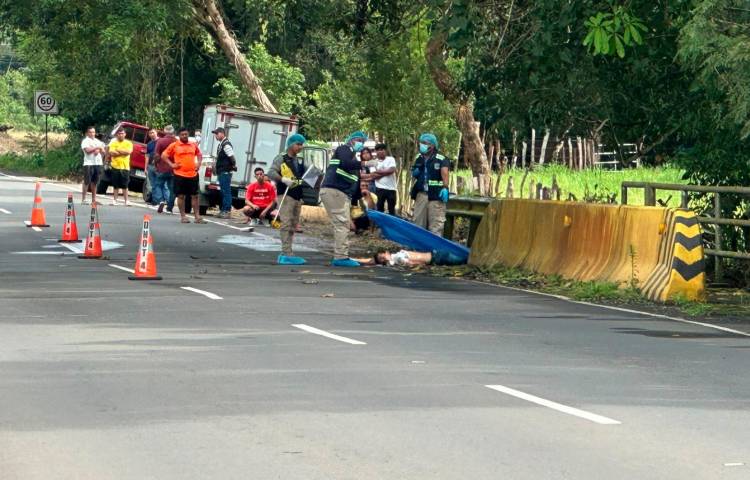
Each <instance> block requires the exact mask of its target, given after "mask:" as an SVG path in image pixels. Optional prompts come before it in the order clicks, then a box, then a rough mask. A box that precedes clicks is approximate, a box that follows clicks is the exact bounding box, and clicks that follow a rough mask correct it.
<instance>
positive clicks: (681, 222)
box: [672, 212, 706, 282]
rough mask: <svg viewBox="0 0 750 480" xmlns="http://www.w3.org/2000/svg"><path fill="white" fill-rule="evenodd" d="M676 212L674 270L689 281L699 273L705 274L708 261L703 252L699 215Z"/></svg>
mask: <svg viewBox="0 0 750 480" xmlns="http://www.w3.org/2000/svg"><path fill="white" fill-rule="evenodd" d="M690 215H691V216H686V215H685V213H684V212H675V235H674V241H675V246H674V258H673V260H672V271H673V272H676V273H678V274H679V275H680V276H681V277H682V279H683V280H685V281H686V282H689V281H690V280H692V279H694V278H696V277H697V276H698V275H701V274H705V271H706V261H705V257H704V254H703V241H702V238H701V227H700V225H699V224H698V217H696V216H695V214H694V213H692V212H690Z"/></svg>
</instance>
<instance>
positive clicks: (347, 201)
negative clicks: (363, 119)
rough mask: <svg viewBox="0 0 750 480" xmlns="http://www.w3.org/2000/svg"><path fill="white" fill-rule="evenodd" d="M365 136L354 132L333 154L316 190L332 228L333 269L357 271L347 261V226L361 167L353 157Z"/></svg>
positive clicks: (362, 146)
mask: <svg viewBox="0 0 750 480" xmlns="http://www.w3.org/2000/svg"><path fill="white" fill-rule="evenodd" d="M366 140H367V135H366V134H365V133H364V132H360V131H357V132H354V133H352V134H351V135H349V137H347V139H346V142H344V144H343V145H339V147H338V148H336V150H335V151H334V152H333V158H331V160H330V162H329V163H328V168H327V169H326V174H325V178H323V184H322V188H321V189H320V201H321V202H323V206H324V207H325V209H326V213H328V218H330V219H331V224H332V225H333V261H332V262H331V265H333V266H334V267H358V266H359V262H357V261H356V260H353V259H351V258H349V225H350V223H351V203H352V197H355V196H358V195H359V190H360V186H359V181H360V178H359V175H360V170H361V168H362V165H361V163H360V161H359V160H358V159H357V156H356V153H357V152H361V151H362V149H363V148H364V147H365V141H366Z"/></svg>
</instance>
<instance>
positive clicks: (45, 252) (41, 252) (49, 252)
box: [10, 250, 78, 256]
mask: <svg viewBox="0 0 750 480" xmlns="http://www.w3.org/2000/svg"><path fill="white" fill-rule="evenodd" d="M10 253H11V254H12V255H57V256H60V255H73V253H68V252H55V251H52V250H26V251H23V252H10ZM76 255H78V253H76Z"/></svg>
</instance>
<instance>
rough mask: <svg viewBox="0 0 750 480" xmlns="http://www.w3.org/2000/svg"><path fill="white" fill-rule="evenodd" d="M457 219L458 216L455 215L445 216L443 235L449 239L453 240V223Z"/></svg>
mask: <svg viewBox="0 0 750 480" xmlns="http://www.w3.org/2000/svg"><path fill="white" fill-rule="evenodd" d="M455 220H456V217H454V216H453V215H446V216H445V225H443V237H445V238H447V239H448V240H453V224H454V222H455Z"/></svg>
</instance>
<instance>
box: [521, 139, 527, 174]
mask: <svg viewBox="0 0 750 480" xmlns="http://www.w3.org/2000/svg"><path fill="white" fill-rule="evenodd" d="M521 168H526V142H525V141H523V142H521Z"/></svg>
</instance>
